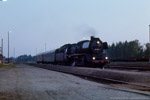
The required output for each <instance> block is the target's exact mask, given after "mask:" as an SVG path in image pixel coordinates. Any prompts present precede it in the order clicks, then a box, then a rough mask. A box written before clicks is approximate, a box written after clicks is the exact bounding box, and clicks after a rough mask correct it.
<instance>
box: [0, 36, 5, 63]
mask: <svg viewBox="0 0 150 100" xmlns="http://www.w3.org/2000/svg"><path fill="white" fill-rule="evenodd" d="M1 49H2V50H1V52H2V64H3V62H4V61H3V60H4V59H3V57H4V56H3V38H2V46H1Z"/></svg>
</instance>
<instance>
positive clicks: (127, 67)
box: [105, 64, 150, 71]
mask: <svg viewBox="0 0 150 100" xmlns="http://www.w3.org/2000/svg"><path fill="white" fill-rule="evenodd" d="M105 68H106V69H121V70H138V71H150V65H143V64H139V65H138V64H108V65H107V66H105Z"/></svg>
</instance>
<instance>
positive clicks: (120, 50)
mask: <svg viewBox="0 0 150 100" xmlns="http://www.w3.org/2000/svg"><path fill="white" fill-rule="evenodd" d="M108 55H109V57H110V58H111V59H116V58H131V57H146V56H149V55H150V44H149V43H147V44H145V45H141V44H140V43H139V41H138V40H134V41H130V42H128V41H125V42H117V43H113V44H111V45H109V49H108Z"/></svg>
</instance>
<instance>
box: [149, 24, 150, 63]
mask: <svg viewBox="0 0 150 100" xmlns="http://www.w3.org/2000/svg"><path fill="white" fill-rule="evenodd" d="M149 45H150V25H149ZM149 52H150V51H149ZM149 63H150V53H149Z"/></svg>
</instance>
